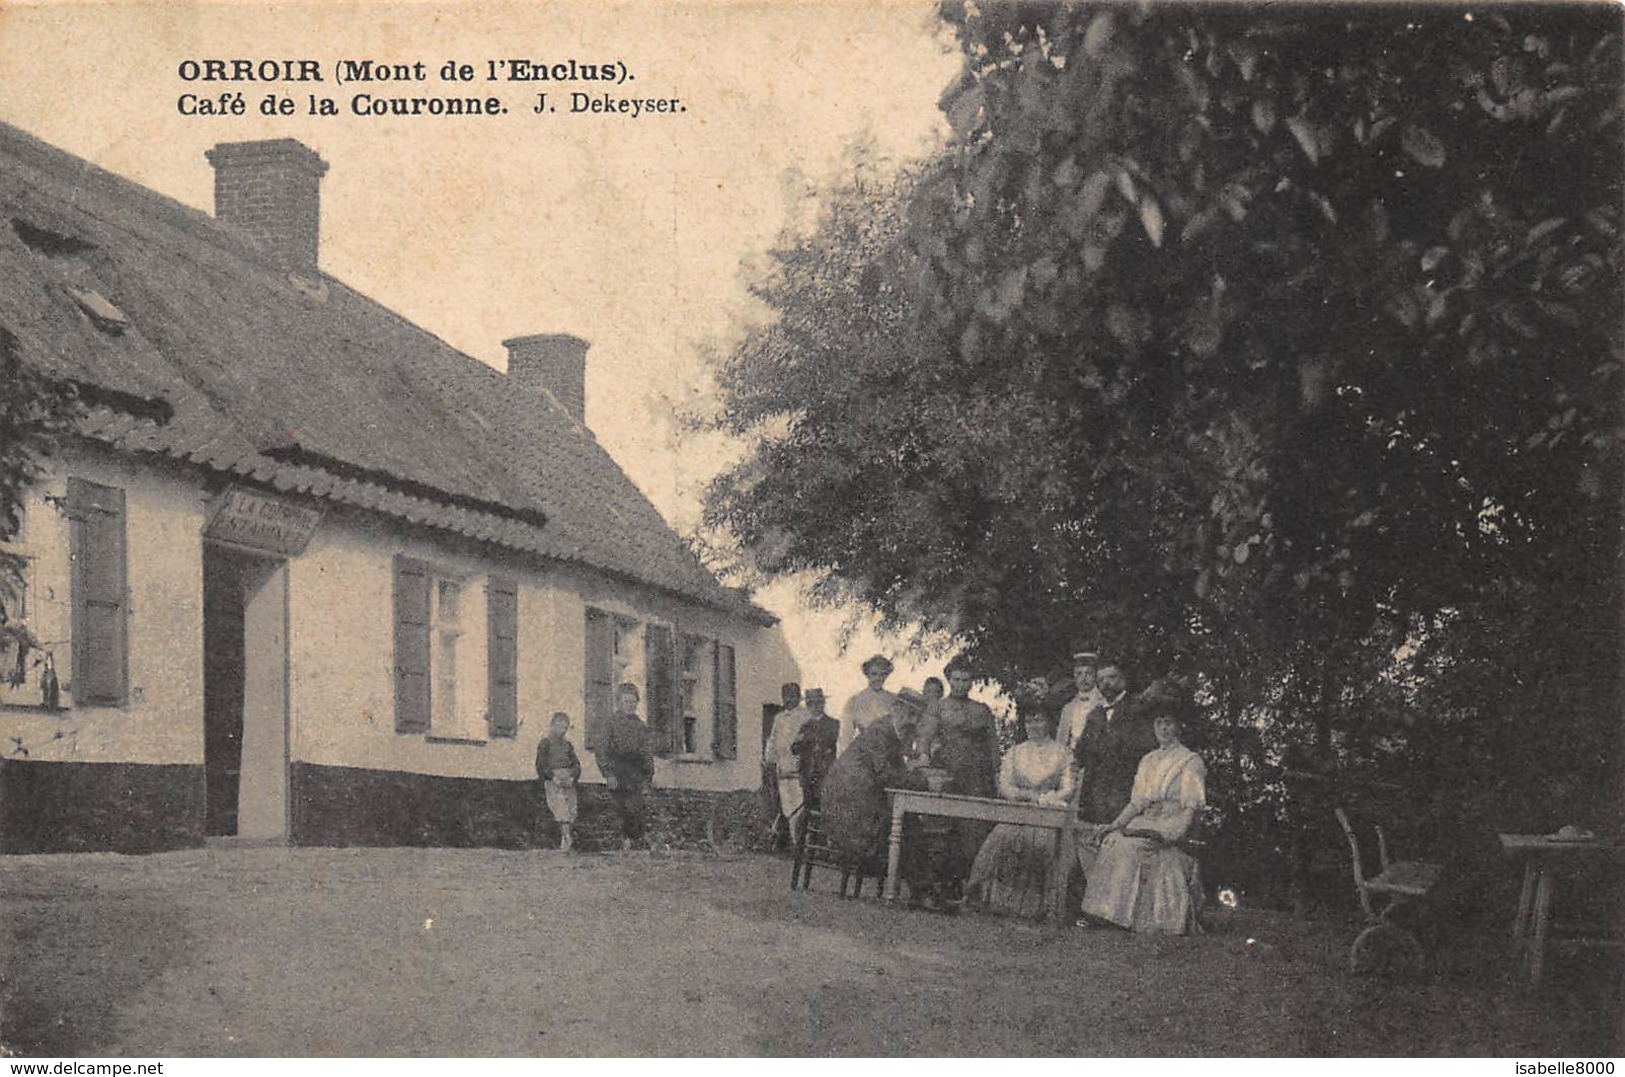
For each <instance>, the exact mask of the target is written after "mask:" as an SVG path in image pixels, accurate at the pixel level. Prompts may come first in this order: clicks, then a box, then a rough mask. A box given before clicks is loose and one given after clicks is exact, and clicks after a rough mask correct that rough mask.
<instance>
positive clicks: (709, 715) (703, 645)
mask: <svg viewBox="0 0 1625 1077" xmlns="http://www.w3.org/2000/svg"><path fill="white" fill-rule="evenodd" d="M716 647H717V645H716V642H715V641H714V640H708V639H702V638H701V637H699V636H684V637H683V640H682V653H681V658H682V661H681V666H680V668H681V672H680V673H679V674H678V676H677V683H678V700H679V704H678V711H679V713H681V714H682V716H683V724H682V729H681V737H680V741H681V743H680V744H679V745H678V750H679V751H680V752H681V753H682V754H684V755H696V754H698V753H699V752H700V750H701V747H700V746H701V745H704V746H705V747H706V749H708V750H709V749H711V748H712V747H713V744H712V734H713V732H714V728H715V722H714V719H715V715H716Z"/></svg>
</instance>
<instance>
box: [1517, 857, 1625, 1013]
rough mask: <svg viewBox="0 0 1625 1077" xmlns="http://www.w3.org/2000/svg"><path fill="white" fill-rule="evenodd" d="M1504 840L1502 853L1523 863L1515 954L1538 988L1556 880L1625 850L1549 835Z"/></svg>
mask: <svg viewBox="0 0 1625 1077" xmlns="http://www.w3.org/2000/svg"><path fill="white" fill-rule="evenodd" d="M1500 838H1501V851H1502V852H1503V853H1505V854H1506V855H1507V856H1509V857H1511V858H1513V859H1514V860H1522V861H1523V891H1522V892H1521V893H1520V894H1519V895H1518V915H1517V918H1516V919H1515V920H1513V922H1512V950H1513V954H1514V955H1515V956H1516V957H1518V958H1520V959H1521V960H1522V961H1523V967H1524V973H1525V975H1526V976H1527V977H1528V980H1529V986H1531V987H1536V986H1539V984H1540V976H1541V972H1542V969H1543V967H1544V965H1545V963H1546V942H1547V935H1548V932H1549V931H1550V928H1551V919H1552V889H1553V877H1554V876H1555V875H1556V874H1557V871H1558V870H1559V868H1560V867H1561V866H1563V865H1571V864H1577V863H1580V862H1582V861H1584V860H1586V859H1588V858H1591V859H1594V858H1598V857H1618V856H1619V855H1620V854H1621V853H1625V846H1620V845H1616V844H1614V843H1612V842H1608V841H1604V840H1602V839H1600V838H1589V839H1587V840H1584V841H1560V840H1559V839H1557V838H1554V837H1552V836H1551V835H1549V834H1502V835H1500Z"/></svg>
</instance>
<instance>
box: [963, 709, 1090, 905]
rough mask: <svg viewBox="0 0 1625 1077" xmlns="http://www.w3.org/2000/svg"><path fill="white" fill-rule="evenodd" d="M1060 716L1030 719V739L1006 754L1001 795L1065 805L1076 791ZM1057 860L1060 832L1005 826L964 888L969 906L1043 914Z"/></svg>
mask: <svg viewBox="0 0 1625 1077" xmlns="http://www.w3.org/2000/svg"><path fill="white" fill-rule="evenodd" d="M1055 719H1056V715H1055V714H1054V712H1053V711H1050V710H1048V709H1043V710H1035V711H1032V712H1030V713H1029V714H1028V715H1027V723H1026V724H1027V739H1026V740H1024V741H1022V742H1021V743H1020V744H1017V745H1015V746H1014V747H1012V748H1011V749H1010V750H1009V751H1008V752H1007V753H1005V756H1004V761H1003V763H1002V764H1001V765H1000V767H999V779H998V781H999V795H1000V796H1001V797H1003V798H1004V799H1006V800H1025V801H1029V802H1032V803H1037V804H1055V805H1063V806H1064V805H1065V804H1066V803H1067V802H1068V798H1069V796H1070V795H1071V791H1072V765H1071V764H1072V755H1071V752H1070V751H1069V750H1068V749H1067V747H1066V746H1065V745H1064V744H1061V743H1060V742H1059V741H1057V740H1056V739H1055V735H1054V734H1055ZM1054 856H1055V831H1053V830H1048V829H1046V828H1044V827H1036V826H1020V825H1019V824H1016V823H1000V824H999V825H998V826H996V827H994V828H993V832H992V833H991V834H989V835H988V836H987V840H986V841H984V842H983V843H982V848H981V851H980V852H978V853H977V854H976V862H975V863H974V864H972V865H971V871H970V879H969V880H968V881H967V882H966V884H965V896H966V899H967V901H968V902H969V904H971V905H972V906H974V907H976V908H980V909H983V910H985V911H987V912H994V913H1004V914H1007V915H1011V916H1031V917H1037V916H1042V915H1043V912H1044V894H1045V892H1046V891H1045V885H1046V883H1047V882H1048V879H1049V872H1050V867H1051V864H1052V862H1053V860H1054Z"/></svg>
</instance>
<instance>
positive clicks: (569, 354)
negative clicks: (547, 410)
mask: <svg viewBox="0 0 1625 1077" xmlns="http://www.w3.org/2000/svg"><path fill="white" fill-rule="evenodd" d="M502 346H503V347H504V348H507V349H508V377H510V378H512V379H513V380H514V381H516V382H518V383H519V384H520V385H523V386H525V387H526V388H528V389H531V390H534V391H540V390H543V389H545V390H547V391H548V392H550V393H552V394H553V396H554V397H555V398H557V400H558V402H559V403H560V404H562V405H564V410H565V411H567V412H569V413H570V417H571V418H573V419H574V420H575V421H576V422H578V423H580V424H581V425H582V426H585V425H587V342H586V341H585V340H582V339H581V338H580V337H572V336H569V335H568V334H565V333H538V334H536V335H535V336H528V337H514V338H513V339H512V340H504V341H503V342H502Z"/></svg>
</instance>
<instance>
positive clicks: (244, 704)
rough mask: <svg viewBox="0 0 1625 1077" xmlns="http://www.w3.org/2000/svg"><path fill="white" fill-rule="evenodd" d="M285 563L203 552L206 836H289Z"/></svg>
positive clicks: (227, 551)
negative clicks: (207, 834)
mask: <svg viewBox="0 0 1625 1077" xmlns="http://www.w3.org/2000/svg"><path fill="white" fill-rule="evenodd" d="M287 577H288V574H287V562H286V561H283V560H280V559H278V558H272V557H263V556H258V555H255V554H251V553H247V552H243V551H240V550H237V549H234V548H231V547H226V546H220V545H216V544H212V543H210V544H205V546H204V548H203V699H204V715H203V730H204V735H203V743H204V772H205V775H206V782H207V801H206V822H207V832H208V833H209V834H210V835H213V836H230V835H235V836H238V837H243V838H253V839H256V840H260V841H285V840H287V836H288V638H287V636H288V633H287V621H288V618H287V610H288V583H287Z"/></svg>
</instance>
